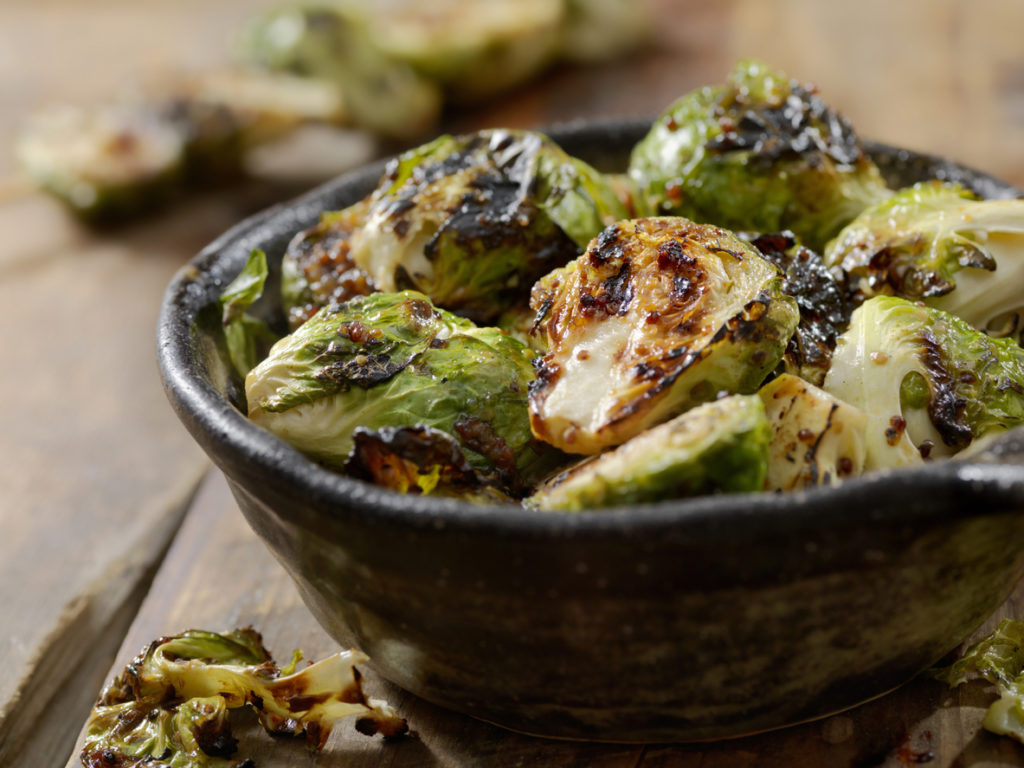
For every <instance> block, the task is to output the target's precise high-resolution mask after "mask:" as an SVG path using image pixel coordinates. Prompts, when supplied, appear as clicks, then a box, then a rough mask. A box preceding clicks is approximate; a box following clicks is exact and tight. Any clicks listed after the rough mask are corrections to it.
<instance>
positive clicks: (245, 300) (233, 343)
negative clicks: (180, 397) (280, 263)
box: [220, 248, 277, 378]
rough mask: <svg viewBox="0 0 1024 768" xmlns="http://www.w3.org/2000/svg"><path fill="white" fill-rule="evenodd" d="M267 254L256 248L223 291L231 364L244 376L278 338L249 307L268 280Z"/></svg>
mask: <svg viewBox="0 0 1024 768" xmlns="http://www.w3.org/2000/svg"><path fill="white" fill-rule="evenodd" d="M267 274H268V270H267V255H266V254H265V253H264V252H263V251H261V250H259V249H258V248H254V249H253V251H252V253H250V254H249V258H248V260H247V261H246V262H245V266H244V267H243V268H242V271H241V272H240V273H239V274H238V277H236V278H235V279H234V280H232V281H231V282H230V283H229V284H228V286H227V287H226V288H225V289H224V291H223V292H222V293H221V295H220V305H221V322H222V323H223V326H224V337H225V340H226V341H227V349H228V355H229V357H230V358H231V364H232V365H233V366H234V367H235V370H236V371H237V372H238V375H239V376H242V377H243V378H244V377H245V376H246V374H248V373H249V371H250V370H252V368H253V367H254V366H255V365H256V364H257V363H258V362H259V361H260V360H262V359H263V358H264V357H266V355H267V352H268V351H269V349H270V346H271V345H272V344H273V343H274V342H275V341H277V334H275V333H274V332H273V331H271V330H270V327H269V326H268V325H267V324H266V323H265V322H263V321H262V320H260V319H258V318H255V317H253V316H252V315H250V314H249V313H248V312H247V310H248V309H249V307H250V306H252V305H253V303H255V302H256V301H257V300H258V299H259V298H260V297H261V296H262V295H263V286H264V284H265V283H266V280H267Z"/></svg>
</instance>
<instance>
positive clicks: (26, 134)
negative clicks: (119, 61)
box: [14, 107, 187, 222]
mask: <svg viewBox="0 0 1024 768" xmlns="http://www.w3.org/2000/svg"><path fill="white" fill-rule="evenodd" d="M186 141H187V136H186V135H185V133H184V132H183V131H182V130H181V128H180V126H179V125H176V124H174V123H171V122H168V121H167V120H165V119H163V118H162V117H161V116H160V115H157V114H155V113H154V112H152V111H151V110H139V109H133V108H104V109H95V110H91V111H90V110H84V109H75V108H71V107H66V108H60V109H51V110H48V111H46V112H41V113H39V114H38V115H35V116H34V117H33V118H32V119H31V120H30V121H29V122H28V124H27V125H26V126H25V129H24V130H23V131H22V132H21V134H20V135H19V136H18V137H17V139H16V142H15V148H14V149H15V155H16V156H17V158H18V161H19V163H20V164H21V166H22V167H23V168H24V169H25V171H26V172H27V173H28V174H29V175H30V176H31V177H32V179H33V181H35V183H36V184H38V185H39V186H40V187H41V188H42V189H44V190H46V191H48V192H50V193H51V194H52V195H54V196H55V197H56V198H57V199H59V200H60V201H61V202H63V203H64V204H65V205H67V206H68V207H69V208H70V209H71V210H72V211H73V212H74V213H75V214H76V215H78V216H80V217H82V218H83V219H86V220H88V221H99V222H108V221H113V220H117V219H120V218H123V217H126V216H130V215H133V214H136V213H139V212H141V211H145V210H148V209H150V208H153V207H154V206H156V205H159V204H160V203H162V202H164V201H165V200H167V199H168V198H169V197H171V196H172V195H173V194H175V193H176V192H177V191H178V189H179V188H180V186H181V184H182V181H183V177H184V173H185V144H186Z"/></svg>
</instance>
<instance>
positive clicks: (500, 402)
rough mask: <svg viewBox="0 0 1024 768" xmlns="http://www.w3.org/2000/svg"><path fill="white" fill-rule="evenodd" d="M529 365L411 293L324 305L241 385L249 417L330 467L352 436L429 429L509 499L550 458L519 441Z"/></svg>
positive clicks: (520, 350)
mask: <svg viewBox="0 0 1024 768" xmlns="http://www.w3.org/2000/svg"><path fill="white" fill-rule="evenodd" d="M532 358H533V354H532V353H531V352H530V351H529V350H528V349H526V347H524V346H523V345H522V344H520V343H519V342H517V341H515V340H514V339H512V338H510V337H509V336H508V335H506V334H505V333H503V332H502V331H500V330H498V329H496V328H477V327H476V326H474V325H473V324H472V323H471V322H469V321H468V320H464V319H462V318H459V317H456V316H455V315H452V314H451V313H449V312H445V311H443V310H440V309H436V308H435V307H434V306H433V305H432V304H431V303H430V301H429V300H428V299H427V297H426V296H423V295H422V294H419V293H415V292H413V291H406V292H403V293H397V294H396V293H374V294H370V295H369V296H362V297H358V298H355V299H352V300H351V301H348V302H346V303H345V304H339V305H332V306H329V307H325V308H324V309H322V310H320V311H319V312H318V313H317V314H316V315H314V316H313V317H312V318H310V319H309V320H308V321H306V322H305V323H304V324H303V325H302V326H300V327H299V329H298V330H296V331H295V332H294V333H293V334H292V335H291V336H288V337H286V338H284V339H282V340H281V341H279V342H278V343H277V344H275V345H274V347H273V348H272V349H271V350H270V354H269V356H268V357H267V358H266V359H265V360H264V361H263V362H261V363H260V364H259V365H258V366H256V367H255V368H254V369H253V370H252V371H251V372H250V373H249V375H248V377H247V378H246V382H245V389H246V396H247V399H248V410H249V417H250V418H251V419H252V420H253V421H255V422H256V423H257V424H259V425H261V426H263V427H265V428H266V429H268V430H270V431H271V432H273V433H274V434H276V435H277V436H279V437H280V438H282V439H283V440H285V441H286V442H288V443H290V444H292V445H293V446H295V447H296V448H298V449H299V450H300V451H303V452H304V453H306V454H308V455H309V456H311V457H313V458H315V459H318V460H320V461H322V462H324V463H325V464H327V465H330V466H334V467H338V468H343V467H344V465H345V462H346V461H347V460H348V458H349V455H350V454H351V452H352V448H353V434H354V432H355V430H356V428H358V427H366V428H369V429H376V430H379V429H382V428H385V427H415V426H425V427H432V428H434V429H437V430H440V431H442V432H446V433H448V434H449V435H451V436H452V437H454V438H455V439H456V440H458V443H459V445H460V446H461V447H462V450H463V451H464V452H465V455H466V458H467V459H468V461H469V463H470V465H471V466H472V467H473V468H474V469H476V470H478V471H480V472H482V473H484V474H486V475H493V476H495V477H497V478H498V479H499V480H500V483H501V486H502V487H503V488H505V489H508V490H510V491H513V492H517V491H519V489H520V488H521V487H522V486H523V485H525V484H529V483H530V482H532V479H533V473H534V472H543V471H545V469H546V467H545V466H544V462H545V461H547V460H548V459H549V458H550V455H551V453H552V452H551V451H545V450H543V449H542V448H540V447H538V446H537V445H535V443H534V440H533V436H532V435H531V433H530V425H529V414H528V411H527V406H526V398H527V388H528V386H529V383H530V381H532V380H533V378H534V373H533V367H532V365H531V360H532Z"/></svg>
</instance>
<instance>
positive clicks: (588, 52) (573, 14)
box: [562, 0, 653, 63]
mask: <svg viewBox="0 0 1024 768" xmlns="http://www.w3.org/2000/svg"><path fill="white" fill-rule="evenodd" d="M565 5H566V18H565V24H564V30H563V32H562V57H563V58H566V59H568V60H570V61H578V62H583V63H591V62H596V61H603V60H605V59H610V58H613V57H615V56H621V55H623V54H624V53H628V52H629V51H631V50H633V49H635V48H638V47H639V46H640V44H641V43H643V42H644V41H645V40H646V39H647V38H648V37H649V36H650V32H651V28H652V26H653V25H652V23H651V18H650V12H649V11H648V10H647V6H645V5H643V4H642V3H637V2H635V0H566V2H565Z"/></svg>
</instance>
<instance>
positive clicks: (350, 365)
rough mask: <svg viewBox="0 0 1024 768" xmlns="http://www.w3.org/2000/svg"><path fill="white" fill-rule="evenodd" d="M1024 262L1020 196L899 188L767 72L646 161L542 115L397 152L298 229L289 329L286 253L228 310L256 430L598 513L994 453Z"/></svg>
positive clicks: (700, 112) (1011, 416)
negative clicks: (592, 144) (284, 325)
mask: <svg viewBox="0 0 1024 768" xmlns="http://www.w3.org/2000/svg"><path fill="white" fill-rule="evenodd" d="M1022 259H1024V201H1020V200H1013V201H1011V200H1000V201H983V200H979V199H978V198H977V197H976V196H975V195H974V194H973V193H971V192H970V191H968V190H965V189H963V188H961V187H959V186H956V185H953V184H948V183H942V182H939V181H934V182H926V183H922V184H918V185H915V186H914V187H912V188H909V189H904V190H898V191H894V190H890V189H889V188H887V186H886V184H885V182H884V181H883V179H882V176H881V174H880V173H879V170H878V168H877V167H876V166H875V164H874V163H873V162H872V160H871V159H870V158H869V157H868V156H867V155H866V154H865V152H864V151H863V149H862V147H861V144H860V142H859V141H858V139H857V137H856V136H855V134H854V132H853V130H852V128H851V127H850V124H849V123H848V122H847V121H846V120H845V119H844V118H842V117H841V116H839V115H838V114H837V113H836V112H835V111H833V110H832V109H830V108H829V107H828V106H827V105H826V104H825V103H824V102H823V101H822V100H821V98H820V97H819V96H818V95H817V94H816V92H815V90H814V89H813V88H811V87H809V86H803V85H801V84H799V83H798V82H796V81H793V80H791V79H789V78H787V77H785V76H783V75H781V74H780V73H778V72H774V71H771V70H770V69H768V68H766V67H765V66H763V65H761V64H758V63H754V62H741V63H740V64H739V65H738V66H737V68H736V69H735V71H734V72H733V73H732V74H731V76H730V77H729V78H728V80H727V81H726V82H725V83H724V84H722V85H719V86H715V87H707V88H702V89H700V90H698V91H695V92H693V93H691V94H688V95H686V96H684V97H683V98H681V99H680V100H679V101H677V102H676V103H675V104H673V105H672V106H671V107H670V108H669V109H668V111H667V112H666V113H665V114H664V115H662V116H661V117H660V118H659V119H658V120H657V121H656V122H655V123H654V125H653V127H652V128H651V130H650V133H649V134H648V135H647V136H646V137H645V138H644V139H643V140H642V141H640V142H639V143H638V144H637V145H636V147H635V148H634V149H633V152H632V156H631V160H630V165H629V169H628V173H627V174H620V175H606V174H602V173H600V172H598V171H597V170H595V169H594V168H592V167H590V166H588V165H587V164H585V163H583V162H582V161H580V160H578V159H576V158H573V157H570V156H569V155H567V154H566V153H565V152H564V151H562V150H561V149H560V148H559V147H558V146H557V145H555V144H554V143H553V142H551V141H550V140H549V139H548V138H546V137H544V136H542V135H540V134H537V133H532V132H528V131H511V130H490V131H482V132H480V133H476V134H472V135H467V136H461V137H451V136H443V137H441V138H439V139H437V140H435V141H433V142H431V143H429V144H427V145H425V146H422V147H420V148H418V149H414V150H411V151H409V152H406V153H405V154H403V155H401V156H399V157H398V158H397V159H395V160H394V161H392V162H391V163H390V164H389V165H388V167H387V169H386V171H385V173H384V175H383V177H382V178H381V180H380V183H379V184H378V186H377V188H376V189H375V190H374V191H373V192H372V193H371V194H370V195H369V196H368V197H367V198H366V199H364V200H362V201H360V202H357V203H356V204H354V205H353V206H351V207H349V208H347V209H345V210H343V211H338V212H330V213H325V214H324V215H323V217H322V219H321V221H320V222H319V223H318V224H317V225H316V226H315V227H313V228H312V229H309V230H307V231H304V232H301V233H299V234H298V235H296V236H295V238H294V239H293V240H292V242H291V244H290V245H289V247H288V249H287V252H286V253H285V254H284V256H283V260H282V298H283V303H284V307H285V310H286V312H287V316H288V321H289V323H290V325H291V330H292V332H291V334H290V335H288V336H286V337H285V338H282V339H280V340H278V341H276V343H274V344H273V345H272V346H270V341H272V339H271V338H269V336H268V331H267V329H266V327H265V326H262V325H261V324H260V323H258V322H256V321H254V320H253V318H252V317H250V316H249V315H248V314H247V313H246V311H245V310H246V307H247V306H248V305H249V304H250V303H251V302H252V301H253V300H255V298H256V297H257V296H258V295H259V294H260V292H261V291H262V288H263V279H264V277H265V273H266V263H265V260H264V259H263V256H262V254H259V253H255V254H254V256H253V258H252V259H251V260H250V263H249V265H248V266H247V267H246V270H245V271H244V272H243V273H242V275H240V276H239V278H238V279H237V280H236V281H235V282H234V283H233V284H232V285H231V286H230V287H229V289H228V291H226V292H225V295H224V297H223V299H222V303H223V305H224V317H225V330H226V334H227V338H228V346H229V348H230V349H231V350H232V358H233V360H234V361H235V364H236V366H237V367H238V368H239V370H240V371H241V372H242V373H243V374H247V375H246V379H245V394H246V400H247V407H248V414H249V417H250V418H251V419H252V420H253V421H254V422H256V423H257V424H259V425H261V426H262V427H264V428H266V429H267V430H269V431H271V432H272V433H274V434H275V435H277V436H279V437H280V438H282V439H284V440H286V441H287V442H289V443H291V444H292V445H294V446H295V447H296V448H298V449H299V450H300V451H302V452H303V453H305V454H306V455H308V456H309V457H311V458H312V459H314V460H316V461H318V462H321V463H322V464H324V465H325V466H328V467H331V468H334V469H337V470H340V471H342V472H345V473H346V474H348V475H350V476H353V477H357V478H361V479H364V480H367V481H370V482H373V483H377V484H379V485H382V486H385V487H388V488H391V489H394V490H397V491H400V492H405V493H419V494H437V495H443V496H452V497H458V498H463V499H468V500H471V501H476V502H481V503H521V504H523V505H525V506H528V507H531V508H536V509H542V510H580V509H589V508H595V507H606V506H612V505H617V504H625V503H636V502H651V501H659V500H664V499H672V498H679V497H686V496H693V495H698V494H707V493H718V492H749V491H760V490H769V491H790V490H796V489H803V488H808V487H813V486H818V485H836V484H839V483H841V482H843V481H845V480H846V479H848V478H851V477H854V476H857V475H860V474H862V473H864V472H868V471H873V470H879V469H883V468H888V467H901V466H908V465H915V464H920V463H922V462H925V461H929V460H933V459H936V458H938V457H947V456H952V455H955V454H958V453H960V452H962V451H964V450H965V449H968V450H971V449H972V447H973V449H974V450H976V449H977V446H978V445H979V444H980V443H979V438H983V437H986V436H989V435H993V434H997V433H999V432H1002V431H1004V430H1007V429H1009V428H1011V427H1013V426H1015V425H1017V424H1019V423H1021V422H1022V421H1024V350H1022V348H1021V347H1020V345H1019V343H1018V341H1019V339H1018V336H1019V331H1020V327H1019V318H1020V316H1021V312H1022V310H1024V292H1022V291H1021V290H1020V288H1019V287H1018V285H1017V284H1016V281H1015V280H1013V279H1012V278H1013V277H1014V275H1015V273H1016V271H1017V270H1018V269H1019V265H1020V263H1021V260H1022ZM997 267H998V268H999V269H1000V270H1002V271H1003V272H1004V273H1007V276H1008V277H1009V278H1011V279H1009V280H1008V279H1006V278H1004V277H1003V276H1002V275H997ZM250 369H251V370H250Z"/></svg>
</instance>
